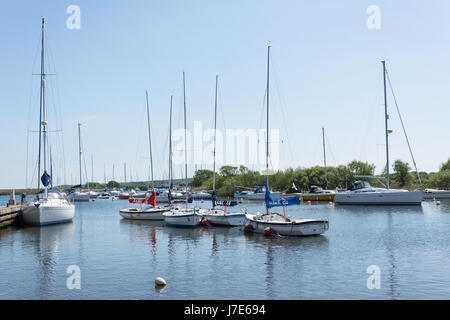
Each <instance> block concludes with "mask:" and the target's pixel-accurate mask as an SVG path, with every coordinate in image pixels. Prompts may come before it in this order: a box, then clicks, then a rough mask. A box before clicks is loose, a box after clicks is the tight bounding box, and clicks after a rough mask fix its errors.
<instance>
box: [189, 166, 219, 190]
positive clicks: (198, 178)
mask: <svg viewBox="0 0 450 320" xmlns="http://www.w3.org/2000/svg"><path fill="white" fill-rule="evenodd" d="M213 174H214V172H213V171H212V170H207V169H203V170H197V171H195V174H194V177H193V178H192V182H191V185H192V186H193V187H200V186H201V185H202V184H203V183H204V182H206V181H207V180H208V179H209V178H211V177H212V176H213Z"/></svg>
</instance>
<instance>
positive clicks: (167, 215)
mask: <svg viewBox="0 0 450 320" xmlns="http://www.w3.org/2000/svg"><path fill="white" fill-rule="evenodd" d="M183 99H184V100H183V101H184V166H185V187H186V190H187V126H186V81H185V74H184V72H183ZM170 141H172V132H170ZM169 192H170V190H169ZM169 197H170V193H169ZM188 199H189V197H188V196H186V207H185V208H182V207H179V206H175V207H172V209H171V210H170V211H169V212H164V213H163V215H164V221H165V223H166V225H169V226H175V227H198V226H199V225H200V221H201V220H202V216H201V215H200V214H199V213H198V210H196V209H190V208H188V202H189V200H188ZM169 201H170V200H169Z"/></svg>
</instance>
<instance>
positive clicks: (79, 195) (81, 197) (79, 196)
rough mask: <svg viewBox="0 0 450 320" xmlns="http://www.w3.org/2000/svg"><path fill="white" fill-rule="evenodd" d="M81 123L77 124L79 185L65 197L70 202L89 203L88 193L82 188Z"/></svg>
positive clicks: (89, 196)
mask: <svg viewBox="0 0 450 320" xmlns="http://www.w3.org/2000/svg"><path fill="white" fill-rule="evenodd" d="M82 152H83V151H82V149H81V123H79V122H78V162H79V166H80V185H79V186H76V187H75V188H73V190H72V191H71V192H70V193H69V194H68V195H67V198H69V200H71V201H89V200H90V199H91V195H90V194H89V192H83V191H82V189H81V188H82V186H83V183H82V182H83V177H82V174H81V154H82Z"/></svg>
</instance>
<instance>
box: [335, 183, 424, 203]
mask: <svg viewBox="0 0 450 320" xmlns="http://www.w3.org/2000/svg"><path fill="white" fill-rule="evenodd" d="M423 194H424V193H423V192H422V191H419V190H416V191H408V190H403V189H387V188H375V187H372V186H371V185H370V183H369V182H367V181H356V182H355V183H354V184H353V185H352V186H351V187H350V188H349V190H347V191H344V192H338V193H336V195H335V196H334V203H336V204H364V205H420V204H421V203H422V198H423Z"/></svg>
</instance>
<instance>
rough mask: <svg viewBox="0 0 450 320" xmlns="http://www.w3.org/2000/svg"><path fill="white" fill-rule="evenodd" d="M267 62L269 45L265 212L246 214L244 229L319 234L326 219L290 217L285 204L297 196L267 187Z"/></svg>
mask: <svg viewBox="0 0 450 320" xmlns="http://www.w3.org/2000/svg"><path fill="white" fill-rule="evenodd" d="M269 63H270V46H269V47H268V48H267V88H266V99H267V101H266V102H267V119H266V120H267V127H266V175H267V177H266V186H265V204H266V213H264V214H262V213H260V212H257V213H256V214H247V215H246V224H245V227H244V231H246V232H256V233H263V234H264V235H283V236H309V235H319V234H322V233H324V232H325V231H327V230H328V227H329V223H328V220H327V219H296V220H293V219H290V218H289V217H288V216H287V208H286V207H287V206H291V205H298V204H300V199H299V198H290V199H274V198H273V197H272V195H271V192H270V189H269V101H270V100H269ZM280 206H281V207H283V211H284V214H283V215H281V214H280V213H273V212H270V209H271V208H272V207H280Z"/></svg>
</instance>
